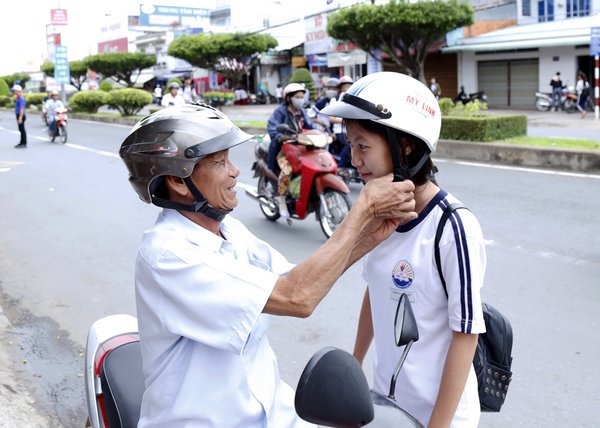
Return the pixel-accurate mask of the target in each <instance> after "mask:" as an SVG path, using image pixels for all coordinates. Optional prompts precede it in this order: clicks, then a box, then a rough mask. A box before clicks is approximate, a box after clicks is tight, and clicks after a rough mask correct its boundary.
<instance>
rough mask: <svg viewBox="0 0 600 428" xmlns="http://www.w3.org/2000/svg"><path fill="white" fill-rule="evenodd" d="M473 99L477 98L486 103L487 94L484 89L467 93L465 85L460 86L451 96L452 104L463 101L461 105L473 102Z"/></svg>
mask: <svg viewBox="0 0 600 428" xmlns="http://www.w3.org/2000/svg"><path fill="white" fill-rule="evenodd" d="M475 100H479V102H481V103H487V95H486V94H485V91H478V92H471V93H469V94H467V93H466V92H465V87H464V86H461V87H460V92H459V93H458V94H457V95H456V96H455V97H454V98H453V101H454V104H456V103H459V102H461V103H463V105H465V104H467V103H470V102H473V101H475Z"/></svg>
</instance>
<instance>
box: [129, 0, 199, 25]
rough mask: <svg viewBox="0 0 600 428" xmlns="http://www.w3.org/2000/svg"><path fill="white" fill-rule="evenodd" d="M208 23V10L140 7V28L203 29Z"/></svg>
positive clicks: (154, 6)
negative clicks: (177, 27) (179, 27)
mask: <svg viewBox="0 0 600 428" xmlns="http://www.w3.org/2000/svg"><path fill="white" fill-rule="evenodd" d="M209 23H210V10H209V9H199V8H195V7H179V6H157V5H149V4H141V5H140V25H142V26H151V27H173V26H181V27H191V28H204V27H206V26H207V25H208V24H209Z"/></svg>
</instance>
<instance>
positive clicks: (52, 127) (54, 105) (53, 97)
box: [44, 90, 65, 135]
mask: <svg viewBox="0 0 600 428" xmlns="http://www.w3.org/2000/svg"><path fill="white" fill-rule="evenodd" d="M58 95H59V94H58V91H57V90H53V91H51V92H50V98H49V99H48V100H47V101H46V102H45V104H44V109H45V110H46V116H47V118H48V133H49V134H50V135H54V134H55V133H56V110H57V109H61V108H62V109H64V108H65V105H64V104H63V102H62V101H61V100H59V99H58Z"/></svg>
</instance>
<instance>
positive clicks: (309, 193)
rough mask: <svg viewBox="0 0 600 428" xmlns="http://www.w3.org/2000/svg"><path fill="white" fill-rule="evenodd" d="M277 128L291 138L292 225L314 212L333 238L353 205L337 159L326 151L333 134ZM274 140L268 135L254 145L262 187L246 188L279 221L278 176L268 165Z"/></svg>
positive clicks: (286, 146)
mask: <svg viewBox="0 0 600 428" xmlns="http://www.w3.org/2000/svg"><path fill="white" fill-rule="evenodd" d="M277 131H278V132H279V133H283V134H287V135H289V136H290V137H291V138H290V139H289V140H288V141H286V142H285V143H284V144H283V145H282V147H281V150H282V151H283V153H284V154H285V155H286V157H287V159H288V160H289V161H290V164H291V165H292V178H291V180H290V184H289V192H288V195H287V196H286V204H287V207H288V211H289V212H290V218H288V224H290V225H291V224H292V220H291V219H292V218H295V219H298V220H303V219H305V218H306V217H307V216H308V215H309V214H310V213H312V212H314V213H315V214H316V218H317V221H318V222H319V224H320V226H321V230H322V231H323V233H324V234H325V236H326V237H327V238H329V237H331V235H333V232H334V231H335V229H336V228H337V227H338V225H339V224H340V223H341V222H342V220H344V218H346V215H348V212H349V211H350V208H351V206H352V202H351V200H350V189H349V188H348V186H347V185H346V183H344V181H343V180H342V179H341V178H339V177H338V176H337V175H336V172H337V164H336V162H335V159H334V158H333V156H331V153H329V152H328V151H327V150H325V147H326V146H327V144H328V142H329V140H330V137H329V136H328V135H327V134H324V133H323V132H321V131H318V130H316V129H313V130H307V131H304V132H301V133H294V132H293V131H292V130H291V129H290V127H289V126H288V125H287V124H281V125H279V126H278V127H277ZM270 142H271V139H270V138H269V135H268V134H266V135H265V136H264V137H263V138H262V139H260V140H259V141H258V142H257V144H256V146H255V148H254V155H255V157H256V161H255V162H254V164H253V165H252V170H253V171H254V178H258V187H257V188H256V189H254V188H248V187H246V189H245V190H246V194H247V195H248V196H250V197H251V198H253V199H255V200H256V201H258V203H259V205H260V209H261V211H262V213H263V214H264V216H265V217H266V218H267V219H268V220H270V221H276V220H277V219H278V218H279V217H280V216H281V215H280V213H279V204H278V198H279V196H278V192H277V182H278V175H277V174H276V173H275V172H274V171H271V170H270V169H269V167H268V165H267V155H268V152H269V144H270Z"/></svg>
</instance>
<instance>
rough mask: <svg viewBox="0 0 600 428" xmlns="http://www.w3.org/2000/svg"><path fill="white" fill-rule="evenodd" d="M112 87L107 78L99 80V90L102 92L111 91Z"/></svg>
mask: <svg viewBox="0 0 600 428" xmlns="http://www.w3.org/2000/svg"><path fill="white" fill-rule="evenodd" d="M112 88H113V84H112V83H111V82H109V81H108V80H103V81H102V82H100V90H101V91H104V92H109V91H112Z"/></svg>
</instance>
